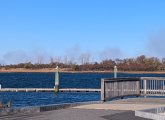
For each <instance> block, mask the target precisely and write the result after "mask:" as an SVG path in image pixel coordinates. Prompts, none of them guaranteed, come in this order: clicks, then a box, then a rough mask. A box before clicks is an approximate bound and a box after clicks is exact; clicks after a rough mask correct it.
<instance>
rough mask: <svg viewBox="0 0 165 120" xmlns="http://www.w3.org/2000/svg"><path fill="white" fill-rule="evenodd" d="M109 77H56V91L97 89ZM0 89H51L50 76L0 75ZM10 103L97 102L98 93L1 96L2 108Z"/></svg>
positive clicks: (123, 75)
mask: <svg viewBox="0 0 165 120" xmlns="http://www.w3.org/2000/svg"><path fill="white" fill-rule="evenodd" d="M111 77H113V74H110V73H60V88H100V86H101V84H100V83H101V82H100V80H101V78H111ZM118 77H165V74H124V73H123V74H118ZM0 84H1V85H2V88H53V87H54V73H0ZM9 100H12V101H13V106H14V107H25V106H38V105H48V104H60V103H73V102H85V101H98V100H100V93H94V92H88V93H74V92H73V93H58V94H55V93H53V92H38V93H36V92H27V93H26V92H17V93H16V92H1V93H0V101H2V102H3V103H4V104H5V103H6V102H7V101H9Z"/></svg>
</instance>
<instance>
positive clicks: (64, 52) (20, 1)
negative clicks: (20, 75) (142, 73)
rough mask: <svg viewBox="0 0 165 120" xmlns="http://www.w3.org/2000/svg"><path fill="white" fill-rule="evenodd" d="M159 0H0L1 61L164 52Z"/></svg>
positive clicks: (164, 11) (163, 11)
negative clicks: (41, 57) (40, 57)
mask: <svg viewBox="0 0 165 120" xmlns="http://www.w3.org/2000/svg"><path fill="white" fill-rule="evenodd" d="M164 6H165V1H164V0H159V1H156V0H1V1H0V44H1V46H0V63H1V64H14V63H19V62H26V61H32V62H36V59H37V57H38V56H43V57H44V61H45V62H46V61H48V60H49V58H50V56H52V57H54V58H55V57H56V58H57V57H60V58H61V59H62V57H63V56H68V58H70V59H71V58H74V59H77V58H78V57H79V56H80V55H81V54H90V56H91V57H90V58H91V61H99V60H101V59H106V58H112V59H114V58H125V57H136V56H138V55H141V54H145V55H147V56H155V57H160V58H163V57H165V54H164V53H165V47H164V45H163V43H164V44H165V39H164V36H163V32H164V29H165V7H164Z"/></svg>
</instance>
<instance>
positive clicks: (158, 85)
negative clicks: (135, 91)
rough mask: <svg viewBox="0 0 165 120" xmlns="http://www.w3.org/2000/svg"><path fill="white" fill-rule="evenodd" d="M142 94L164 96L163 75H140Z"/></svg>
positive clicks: (164, 80)
mask: <svg viewBox="0 0 165 120" xmlns="http://www.w3.org/2000/svg"><path fill="white" fill-rule="evenodd" d="M140 79H141V81H140V93H141V95H142V96H165V77H141V78H140Z"/></svg>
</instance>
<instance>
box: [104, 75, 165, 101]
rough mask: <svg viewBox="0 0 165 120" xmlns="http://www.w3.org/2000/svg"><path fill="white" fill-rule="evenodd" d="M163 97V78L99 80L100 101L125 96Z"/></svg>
mask: <svg viewBox="0 0 165 120" xmlns="http://www.w3.org/2000/svg"><path fill="white" fill-rule="evenodd" d="M139 95H140V96H165V77H141V78H111V79H102V80H101V100H103V101H105V100H110V99H113V98H117V97H120V98H122V97H125V96H139Z"/></svg>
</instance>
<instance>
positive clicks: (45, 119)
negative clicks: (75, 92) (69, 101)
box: [0, 98, 165, 120]
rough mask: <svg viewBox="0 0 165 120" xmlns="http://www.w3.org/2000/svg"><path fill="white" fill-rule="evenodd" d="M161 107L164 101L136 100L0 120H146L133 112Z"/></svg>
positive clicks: (83, 106)
mask: <svg viewBox="0 0 165 120" xmlns="http://www.w3.org/2000/svg"><path fill="white" fill-rule="evenodd" d="M162 106H165V99H152V98H151V99H149V98H146V99H143V98H138V99H127V100H119V101H113V102H105V103H103V104H90V105H81V106H77V107H74V108H67V109H61V110H54V111H48V112H40V113H31V114H14V115H8V116H0V120H147V119H144V118H140V117H135V113H134V110H137V109H146V108H155V107H162Z"/></svg>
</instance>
